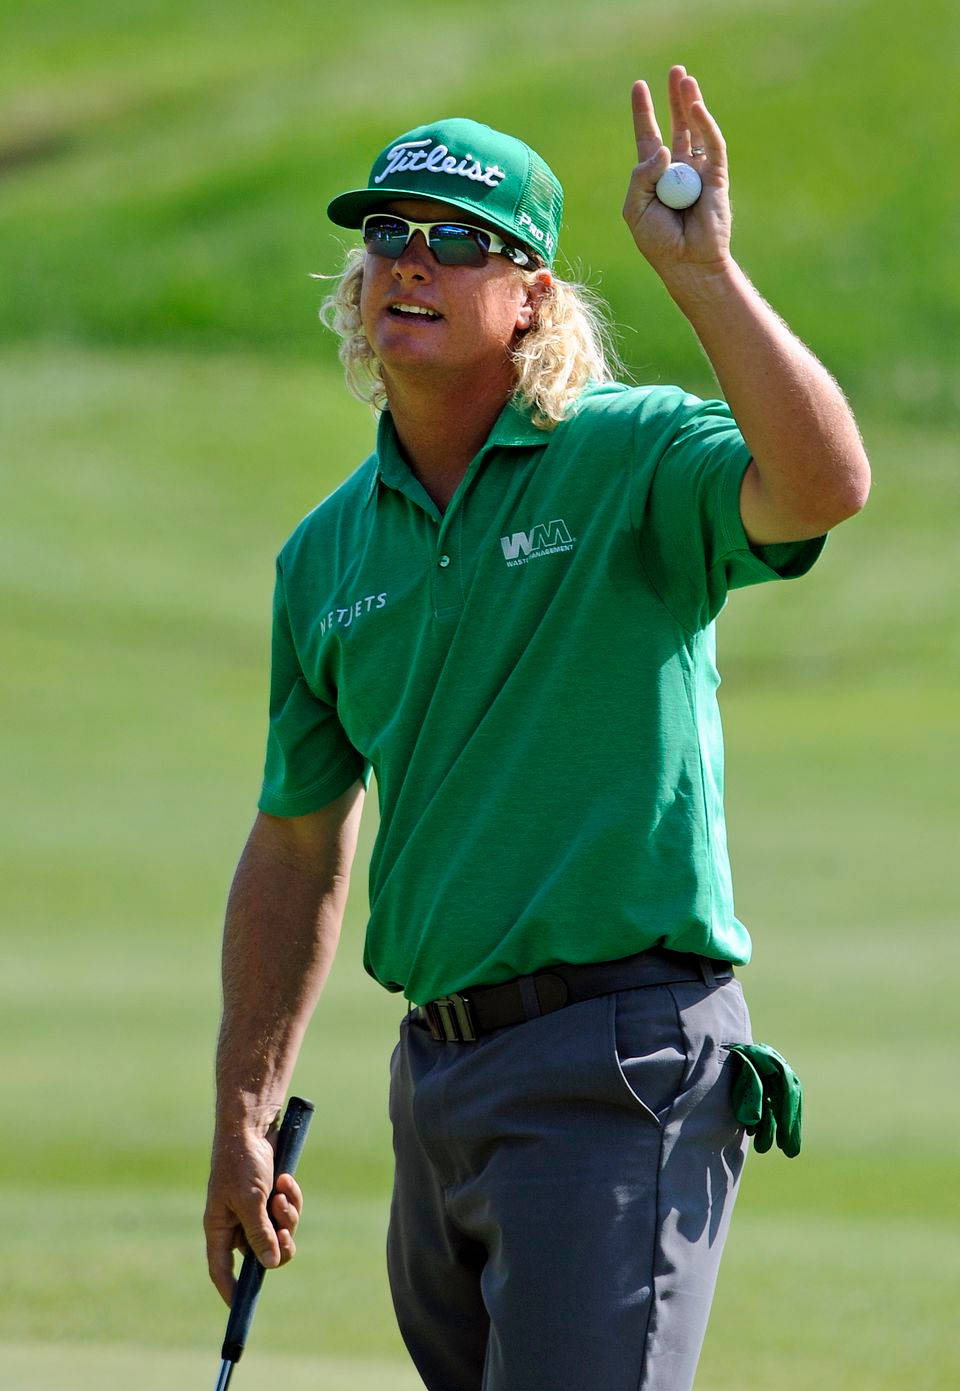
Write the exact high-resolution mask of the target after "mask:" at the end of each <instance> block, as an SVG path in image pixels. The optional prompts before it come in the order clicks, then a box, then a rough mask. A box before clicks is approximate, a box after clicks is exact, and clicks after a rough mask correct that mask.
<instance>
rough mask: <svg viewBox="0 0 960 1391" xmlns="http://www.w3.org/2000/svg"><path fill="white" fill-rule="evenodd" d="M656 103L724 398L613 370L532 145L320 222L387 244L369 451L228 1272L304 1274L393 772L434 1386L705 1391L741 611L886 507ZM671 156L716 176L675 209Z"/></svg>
mask: <svg viewBox="0 0 960 1391" xmlns="http://www.w3.org/2000/svg"><path fill="white" fill-rule="evenodd" d="M632 101H633V120H634V128H635V136H636V148H637V163H636V165H635V167H634V169H633V172H632V175H631V176H630V181H629V188H628V191H627V196H626V202H625V205H624V209H623V211H624V217H625V219H626V222H627V225H628V227H629V229H630V232H631V234H632V236H633V238H634V240H635V242H636V244H637V247H638V249H639V251H640V252H641V253H642V255H643V256H644V257H645V258H646V261H647V262H648V263H649V264H650V265H651V266H652V267H653V269H654V271H655V272H656V273H657V274H658V275H659V276H660V278H661V280H662V281H663V283H664V285H665V286H666V288H667V290H668V292H669V294H670V296H671V297H672V299H673V301H674V303H675V304H676V305H677V307H678V308H679V309H680V311H681V312H682V313H683V314H684V315H685V316H686V318H687V319H688V320H689V322H690V324H691V325H692V327H693V329H694V331H695V332H696V334H697V336H698V338H699V340H700V342H701V344H702V345H703V349H704V351H705V352H706V354H707V356H708V358H709V360H710V362H711V364H712V366H713V370H714V372H715V374H716V377H717V380H718V382H719V384H720V388H721V391H722V396H723V398H724V399H715V400H701V399H699V398H697V397H695V396H692V395H690V394H687V393H685V392H684V391H683V390H681V389H679V388H676V387H673V386H653V387H649V386H642V387H630V386H626V385H623V384H621V383H618V382H617V381H616V380H614V374H613V372H612V370H611V367H610V358H609V356H608V355H605V351H604V339H603V334H602V332H601V330H600V326H599V318H598V312H597V311H596V309H595V308H594V307H592V305H591V302H590V300H589V298H588V297H587V296H586V295H585V294H584V292H583V291H582V290H581V289H579V288H578V287H577V286H575V285H572V284H570V283H569V282H565V281H563V280H561V279H560V278H559V276H557V274H556V273H555V271H554V264H555V257H556V253H557V242H558V237H559V233H560V225H561V217H562V202H563V195H562V191H561V187H560V184H559V183H558V181H557V179H556V177H555V176H554V174H553V173H552V171H551V170H550V168H549V167H548V165H547V164H546V163H545V162H544V160H543V159H542V158H541V157H540V156H539V155H538V154H537V153H536V152H534V151H533V150H531V149H530V148H529V147H528V146H527V145H526V144H524V143H523V142H522V141H521V140H519V139H516V138H514V137H513V136H509V135H504V134H502V133H500V132H499V131H497V130H494V129H491V128H490V127H488V126H485V125H480V124H478V123H476V122H474V121H467V120H462V119H446V120H440V121H436V122H433V123H432V124H428V125H422V126H419V127H417V128H416V129H414V130H411V131H408V132H406V133H404V134H402V135H400V136H398V137H397V138H396V139H394V140H392V141H391V142H390V143H389V144H388V145H387V146H386V147H385V148H384V149H383V150H382V152H381V153H380V154H379V155H377V157H376V159H375V160H374V163H373V167H372V169H371V172H370V176H369V178H368V181H367V183H366V185H365V186H364V187H361V188H358V189H354V190H352V191H350V192H348V193H344V194H342V195H340V196H339V197H337V198H335V199H334V200H333V202H332V203H331V205H330V209H329V213H330V217H331V218H332V220H333V221H334V222H335V223H337V224H338V225H340V226H342V227H347V228H354V229H357V231H358V233H359V235H360V238H361V240H362V246H361V247H358V248H357V249H356V250H355V251H352V252H351V253H350V254H349V256H348V260H347V265H346V269H345V271H344V273H343V276H342V277H341V278H340V280H339V282H338V288H337V290H336V293H335V294H334V295H333V296H332V299H331V301H330V304H329V305H328V310H327V314H328V320H329V322H330V323H331V324H332V325H333V326H334V327H335V328H336V330H337V332H338V333H339V335H340V338H341V357H342V359H343V361H344V364H345V367H346V372H347V378H348V382H349V383H350V384H351V386H352V387H353V389H354V390H355V391H357V392H359V393H360V394H361V395H364V396H365V397H366V399H368V400H370V401H372V402H373V404H374V405H375V407H376V408H377V409H378V411H379V425H378V430H377V437H376V446H375V449H374V452H373V453H372V454H371V455H370V457H369V458H368V459H367V460H366V461H365V462H364V463H362V464H361V465H360V467H359V468H357V469H356V470H355V471H354V472H353V473H350V476H349V477H348V478H347V479H346V482H344V483H343V484H342V486H340V487H339V488H338V489H337V490H336V491H335V492H334V493H333V494H332V495H331V496H330V497H328V498H327V499H326V500H325V501H323V502H322V503H320V505H319V506H318V507H317V508H316V509H315V510H314V511H313V512H311V513H310V515H309V516H308V517H307V518H306V519H305V520H304V521H303V522H302V523H301V524H300V525H299V526H298V527H297V528H296V530H295V531H294V532H293V534H292V536H291V537H290V539H289V540H288V541H287V542H286V544H285V545H284V546H283V548H282V550H281V552H280V555H279V558H278V563H277V576H276V591H275V606H274V626H273V661H272V677H271V694H270V720H269V732H268V740H267V754H266V771H265V777H264V783H263V790H262V794H261V797H260V802H259V815H258V816H257V819H256V821H255V824H254V826H253V829H252V831H251V833H250V837H249V840H248V842H247V845H246V847H245V849H244V851H243V855H242V858H241V860H240V864H239V867H238V869H237V872H236V877H235V880H234V883H233V887H232V889H231V893H230V899H229V904H228V909H227V922H226V928H225V937H224V953H223V990H224V1010H223V1019H222V1024H221V1032H220V1041H219V1048H218V1057H217V1109H216V1125H215V1138H214V1146H213V1159H212V1169H211V1177H210V1187H209V1197H208V1204H207V1211H206V1217H205V1227H206V1233H207V1243H208V1257H209V1266H210V1273H211V1277H212V1279H213V1281H214V1284H215V1285H216V1287H217V1289H218V1290H219V1291H220V1293H221V1294H222V1296H223V1297H224V1299H226V1300H228V1301H229V1299H230V1297H231V1293H232V1288H233V1275H232V1264H233V1254H232V1253H233V1250H234V1249H235V1248H238V1247H242V1246H243V1245H244V1244H245V1243H249V1245H250V1247H252V1249H253V1250H254V1252H255V1253H256V1255H257V1256H258V1257H259V1259H260V1260H261V1261H262V1262H263V1264H264V1265H265V1266H268V1267H269V1266H277V1265H282V1264H284V1263H285V1262H286V1261H288V1260H289V1259H290V1258H291V1257H292V1256H293V1254H294V1249H295V1248H294V1234H295V1231H296V1226H297V1221H298V1217H299V1214H300V1210H301V1206H302V1195H301V1191H300V1189H299V1187H298V1185H297V1184H296V1182H295V1181H294V1180H293V1178H292V1177H290V1176H289V1175H288V1176H284V1177H282V1178H281V1179H280V1180H279V1181H278V1193H277V1196H276V1197H275V1198H274V1200H273V1203H272V1208H271V1213H270V1216H271V1217H272V1218H273V1222H274V1223H275V1228H274V1226H272V1225H271V1223H270V1221H268V1214H267V1210H266V1200H267V1197H268V1195H269V1192H270V1188H271V1182H272V1148H271V1139H272V1136H273V1133H274V1124H275V1118H276V1116H277V1114H278V1112H279V1110H280V1109H281V1106H282V1102H283V1098H284V1096H285V1093H286V1090H287V1087H288V1083H289V1081H290V1078H291V1074H292V1072H293V1068H294V1063H295V1060H296V1057H297V1052H298V1048H299V1045H300V1042H301V1040H302V1038H303V1035H304V1031H305V1029H306V1027H307V1024H308V1020H309V1018H310V1015H311V1012H312V1010H313V1008H314V1005H315V1003H316V1001H317V997H318V996H319V994H320V991H321V989H322V986H323V984H324V981H325V979H326V976H327V973H328V971H329V969H330V965H331V962H332V960H333V956H334V952H335V950H336V946H337V939H338V934H339V931H340V924H341V918H342V914H343V910H344V902H345V899H346V894H347V883H348V878H349V874H350V868H351V862H352V860H353V856H354V851H355V848H356V843H357V830H358V824H359V820H360V811H361V804H362V802H363V798H364V794H365V790H366V788H367V786H368V783H369V780H370V777H371V774H375V775H376V784H377V792H378V797H379V808H380V827H379V834H378V836H377V840H376V845H375V848H374V851H373V857H372V861H371V866H370V918H369V923H368V927H367V935H366V944H365V953H364V960H365V965H366V968H367V970H368V971H369V973H370V974H371V975H372V976H373V977H374V979H375V980H376V981H378V982H379V983H380V984H381V985H382V986H384V987H385V988H386V989H387V990H391V991H396V992H402V993H403V994H404V995H405V996H406V998H407V1001H408V1002H409V1009H408V1012H407V1015H406V1017H405V1018H404V1019H403V1021H402V1023H401V1025H400V1040H399V1042H398V1044H397V1047H396V1050H395V1052H394V1055H393V1060H392V1069H391V1099H390V1109H391V1118H392V1122H393V1133H394V1148H395V1154H396V1180H395V1187H394V1194H393V1204H392V1211H391V1219H390V1230H389V1236H388V1269H389V1277H390V1284H391V1289H392V1293H393V1299H394V1305H395V1308H396V1313H397V1318H398V1321H399V1325H400V1329H401V1332H402V1334H403V1338H404V1340H405V1342H406V1345H407V1347H408V1349H409V1351H410V1354H411V1356H412V1358H413V1360H414V1362H415V1363H416V1366H417V1368H418V1371H419V1373H420V1376H421V1377H422V1379H423V1382H424V1384H425V1385H426V1386H427V1387H428V1388H429V1389H430V1391H481V1388H482V1391H638V1388H639V1389H640V1391H685V1388H689V1387H690V1386H692V1384H693V1378H694V1374H695V1370H696V1364H697V1359H698V1356H699V1352H700V1347H701V1344H702V1340H703V1336H704V1331H705V1328H706V1323H707V1318H708V1314H709V1309H710V1303H711V1299H712V1295H713V1289H714V1285H715V1281H716V1275H717V1268H718V1265H719V1261H720V1255H721V1251H722V1248H723V1244H724V1239H725V1236H726V1233H727V1229H728V1224H729V1221H730V1215H731V1210H732V1207H733V1203H734V1199H735V1195H736V1192H737V1187H738V1182H739V1178H740V1174H741V1170H742V1167H743V1162H744V1156H745V1151H746V1147H747V1144H748V1142H749V1141H748V1130H749V1127H748V1125H747V1121H748V1120H749V1119H750V1117H749V1116H748V1114H747V1110H748V1109H749V1108H748V1107H747V1108H746V1109H745V1103H744V1101H743V1094H742V1090H738V1083H737V1078H738V1077H740V1076H741V1075H742V1073H741V1071H739V1070H738V1069H739V1068H740V1067H741V1064H742V1065H743V1066H749V1065H748V1064H747V1063H746V1054H745V1053H743V1052H740V1053H737V1052H736V1051H735V1050H736V1049H737V1048H738V1047H739V1048H741V1049H743V1048H744V1047H745V1046H747V1045H750V1044H751V1039H750V1024H749V1019H748V1015H747V1010H746V1007H745V1004H744V998H743V995H742V992H741V988H740V984H739V981H738V980H737V979H736V978H735V975H734V968H735V967H736V966H738V965H742V964H744V963H746V962H747V961H748V960H749V956H750V939H749V937H748V934H747V931H746V929H745V928H744V926H743V925H742V924H741V923H740V922H739V921H738V919H737V918H736V916H735V914H734V909H733V901H732V893H731V885H730V873H729V866H728V859H727V850H726V838H725V830H724V818H723V800H722V796H723V764H722V757H723V755H722V743H721V732H720V724H719V717H718V710H717V703H716V687H717V683H718V676H717V671H716V665H715V642H714V625H715V619H716V618H717V615H718V614H719V612H720V610H721V608H722V607H723V605H724V603H725V601H726V598H727V595H728V591H730V590H731V589H735V588H738V587H741V586H745V585H749V584H758V583H763V582H765V581H774V580H779V579H788V578H792V577H796V576H800V575H802V574H804V573H805V572H806V571H807V570H808V569H809V568H810V567H811V565H812V564H813V563H814V561H815V560H816V558H817V556H818V555H819V553H820V551H821V549H822V547H823V544H824V535H825V533H826V532H827V531H829V530H830V528H831V527H833V526H835V525H836V524H837V523H839V522H841V521H843V520H844V519H845V518H848V517H850V516H852V515H853V514H854V513H856V512H857V511H858V510H859V509H860V508H861V507H862V506H863V504H864V501H865V499H866V496H867V492H868V488H869V466H868V463H867V460H866V457H865V455H864V451H863V448H862V445H861V441H860V437H859V434H858V431H857V427H856V424H855V422H854V420H853V417H852V416H851V413H850V411H849V409H848V407H847V405H846V402H845V400H844V398H843V395H842V393H841V392H840V390H839V388H838V387H837V385H836V383H835V382H834V381H833V380H832V379H831V377H830V376H829V374H828V373H827V371H826V370H825V369H824V368H823V367H822V366H821V364H820V363H819V362H818V361H817V360H816V359H815V358H814V357H813V356H812V355H811V353H810V352H809V351H808V350H807V349H806V348H805V347H804V346H803V345H802V344H801V343H800V342H798V341H797V339H796V338H795V337H794V336H793V335H792V334H791V332H790V331H789V329H788V328H787V327H786V326H785V325H784V324H783V322H782V321H781V320H780V319H779V318H778V316H777V315H776V314H775V313H774V312H773V310H772V309H771V308H770V307H769V306H768V305H767V304H766V303H765V302H764V301H763V299H762V298H761V297H760V295H759V294H758V293H757V291H756V290H755V289H754V288H753V287H752V286H751V284H750V282H749V281H748V279H747V277H746V276H745V275H744V273H743V271H742V270H741V269H740V268H739V266H738V265H737V263H736V261H735V260H734V259H733V257H732V255H731V250H730V205H729V200H728V179H727V161H726V151H725V146H724V141H723V138H722V136H721V133H720V130H719V129H718V127H717V124H716V123H715V121H714V119H713V117H712V116H711V114H710V112H709V111H708V109H707V107H706V106H705V105H704V102H703V99H702V97H701V93H700V89H699V86H698V84H697V81H696V80H695V78H694V77H692V76H689V75H688V74H687V73H686V72H685V70H684V68H682V67H679V66H678V67H674V68H673V69H672V70H671V72H670V76H669V102H670V115H671V125H672V133H671V147H670V148H669V149H668V148H667V147H666V146H665V145H664V144H663V141H662V138H661V134H660V130H659V128H658V125H657V120H656V117H655V113H654V108H653V104H652V101H651V97H650V93H649V90H648V88H647V86H646V84H645V83H643V82H637V83H636V84H635V85H634V88H633V94H632ZM671 157H672V159H673V160H675V161H682V162H685V163H687V164H690V165H692V166H694V167H695V168H696V170H697V172H698V173H699V175H700V178H701V180H702V184H703V191H702V194H701V196H700V198H699V201H697V202H696V203H695V204H694V205H693V206H692V207H690V208H688V209H687V210H686V211H683V212H678V211H674V210H672V209H670V208H668V207H666V206H665V205H664V204H663V203H661V202H660V201H659V200H658V199H657V197H656V193H655V189H656V185H657V181H658V179H659V177H660V175H661V174H662V173H663V172H664V170H665V169H666V168H667V166H668V164H669V163H670V160H671ZM639 264H640V263H639V262H638V269H639ZM641 330H642V326H641ZM347 472H348V468H347V467H346V466H345V468H344V473H347ZM355 1027H356V1028H362V1021H360V1020H358V1021H356V1024H355ZM756 1047H758V1048H762V1047H763V1045H756ZM767 1051H768V1055H772V1056H773V1058H774V1059H776V1057H777V1055H775V1054H772V1050H767ZM768 1061H769V1058H768ZM781 1062H782V1060H781ZM750 1075H751V1077H752V1078H754V1079H756V1078H758V1077H760V1076H761V1074H760V1073H757V1072H752V1073H751V1074H750ZM771 1075H773V1074H771ZM765 1078H766V1074H764V1075H763V1078H761V1081H760V1082H758V1086H759V1087H761V1089H763V1088H765V1087H766V1080H765ZM785 1094H786V1093H785V1088H784V1085H780V1086H779V1091H778V1090H777V1088H771V1089H770V1091H769V1093H765V1096H766V1101H767V1102H769V1103H770V1104H771V1105H772V1106H774V1107H776V1106H777V1105H778V1104H781V1103H782V1100H783V1096H784V1095H785ZM758 1095H759V1092H758ZM777 1097H779V1098H780V1102H779V1103H778V1102H777ZM771 1099H772V1100H771ZM321 1114H322V1108H321ZM753 1119H754V1120H756V1116H754V1117H753ZM797 1119H798V1118H797ZM776 1121H777V1138H778V1142H781V1147H783V1148H786V1147H787V1143H786V1142H785V1141H784V1136H783V1133H782V1132H783V1130H784V1129H785V1128H789V1127H788V1124H787V1122H784V1123H783V1125H781V1121H782V1117H781V1116H779V1115H778V1116H777V1117H776ZM320 1123H321V1124H322V1121H321V1122H320ZM772 1123H773V1122H772V1121H771V1125H772ZM753 1129H754V1130H755V1129H756V1126H755V1125H754V1127H753ZM771 1133H772V1131H771ZM767 1143H768V1144H769V1138H768V1141H767ZM760 1147H761V1146H760V1145H759V1143H758V1148H760ZM794 1148H795V1146H794Z"/></svg>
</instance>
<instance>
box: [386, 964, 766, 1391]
mask: <svg viewBox="0 0 960 1391" xmlns="http://www.w3.org/2000/svg"><path fill="white" fill-rule="evenodd" d="M749 1041H750V1023H749V1018H748V1015H747V1009H746V1005H745V1003H744V999H743V994H742V991H741V989H740V985H739V983H738V982H737V981H736V980H727V981H726V983H723V984H718V985H715V986H713V987H710V986H708V985H706V984H701V983H700V982H699V981H697V982H683V983H679V984H671V985H651V986H643V987H640V988H636V989H631V990H624V991H619V992H617V993H616V994H612V995H604V996H600V997H598V998H596V999H593V1000H586V1001H584V1002H582V1003H580V1004H575V1005H570V1006H568V1007H567V1008H565V1009H561V1010H557V1011H556V1012H555V1013H553V1014H548V1015H544V1016H542V1017H541V1018H537V1019H532V1020H529V1021H527V1022H526V1023H522V1024H517V1025H514V1026H512V1027H509V1028H504V1029H498V1030H496V1031H495V1032H493V1033H491V1034H488V1035H486V1036H485V1037H482V1038H480V1039H478V1040H477V1041H476V1042H473V1043H441V1042H436V1041H435V1040H434V1039H433V1038H432V1037H431V1035H430V1033H429V1032H428V1031H427V1030H426V1029H425V1027H424V1026H423V1025H421V1024H420V1023H419V1022H418V1021H417V1019H416V1017H415V1016H409V1017H408V1018H407V1019H405V1020H404V1021H403V1023H402V1025H401V1030H400V1042H399V1043H398V1044H397V1047H396V1050H395V1051H394V1055H393V1059H392V1064H391V1089H390V1112H391V1119H392V1122H393V1131H394V1150H395V1155H396V1178H395V1184H394V1194H393V1204H392V1209H391V1219H390V1231H389V1237H388V1244H387V1259H388V1269H389V1275H390V1287H391V1292H392V1295H393V1301H394V1307H395V1309H396V1314H397V1319H398V1322H399V1325H400V1331H401V1333H402V1335H403V1338H404V1341H405V1343H406V1345H407V1347H408V1349H409V1351H410V1354H411V1356H412V1357H413V1360H414V1362H415V1364H416V1366H417V1369H418V1371H419V1372H420V1375H421V1377H422V1378H423V1380H424V1383H425V1384H426V1386H427V1387H428V1388H429V1391H689V1388H690V1387H692V1385H693V1378H694V1374H695V1371H696V1365H697V1359H698V1357H699V1355H700V1348H701V1345H702V1343H703V1337H704V1333H705V1330H706V1324H707V1318H708V1315H709V1312H710V1304H711V1300H712V1298H713V1289H714V1284H715V1282H716V1276H717V1269H718V1266H719V1263H720V1255H721V1252H722V1249H723V1243H724V1240H725V1238H726V1234H727V1228H728V1226H729V1222H730V1215H731V1211H732V1208H733V1203H734V1199H735V1196H736V1192H737V1185H738V1182H739V1178H740V1174H741V1170H742V1168H743V1162H744V1156H745V1153H746V1137H745V1136H744V1133H743V1130H742V1129H741V1128H740V1127H739V1126H738V1124H737V1122H736V1120H735V1118H734V1116H733V1112H732V1109H731V1104H730V1069H729V1067H727V1066H725V1062H726V1058H727V1054H726V1052H725V1049H724V1047H723V1045H724V1044H725V1043H744V1042H749Z"/></svg>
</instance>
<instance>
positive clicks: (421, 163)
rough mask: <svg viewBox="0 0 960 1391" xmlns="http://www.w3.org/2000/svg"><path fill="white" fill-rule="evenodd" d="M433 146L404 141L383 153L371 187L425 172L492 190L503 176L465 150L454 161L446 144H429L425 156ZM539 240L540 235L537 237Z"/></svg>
mask: <svg viewBox="0 0 960 1391" xmlns="http://www.w3.org/2000/svg"><path fill="white" fill-rule="evenodd" d="M429 145H433V142H432V141H431V140H404V141H403V142H402V143H401V144H399V145H394V146H393V147H392V148H391V149H389V150H388V151H387V163H386V166H385V168H384V169H383V170H382V172H381V173H379V174H375V175H374V176H373V182H374V183H375V184H382V183H383V181H384V179H388V178H389V177H390V175H391V174H403V173H405V172H406V171H407V170H417V169H428V170H429V171H430V172H431V173H432V174H451V175H453V176H455V177H456V178H461V179H472V180H473V182H474V183H478V184H486V185H487V187H488V188H496V186H497V184H498V183H499V182H500V180H501V179H505V178H506V176H507V171H506V169H501V168H500V166H499V164H487V165H482V164H481V163H480V161H479V160H478V159H477V158H476V157H475V156H474V155H472V154H470V153H469V151H468V152H467V153H466V154H465V155H464V156H463V158H462V159H458V158H457V156H456V155H452V154H451V153H450V151H449V150H448V149H447V146H446V145H433V149H431V150H430V152H429V153H427V149H426V147H427V146H429ZM540 239H541V240H543V234H542V233H541V234H540Z"/></svg>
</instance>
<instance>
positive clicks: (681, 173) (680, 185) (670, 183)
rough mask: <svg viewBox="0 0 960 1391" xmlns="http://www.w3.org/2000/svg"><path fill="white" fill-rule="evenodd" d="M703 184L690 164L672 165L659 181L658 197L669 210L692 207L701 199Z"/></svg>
mask: <svg viewBox="0 0 960 1391" xmlns="http://www.w3.org/2000/svg"><path fill="white" fill-rule="evenodd" d="M702 188H703V184H702V183H701V182H700V175H699V174H698V173H697V171H696V169H692V168H691V167H690V165H689V164H671V165H670V168H669V169H667V170H666V171H665V172H664V173H663V174H661V175H660V177H659V179H658V180H657V197H658V198H659V199H660V202H661V203H666V205H667V207H668V208H676V209H677V210H678V211H679V210H680V209H681V208H689V207H692V206H693V204H694V203H695V202H696V201H697V199H698V198H699V197H700V191H701V189H702Z"/></svg>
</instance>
